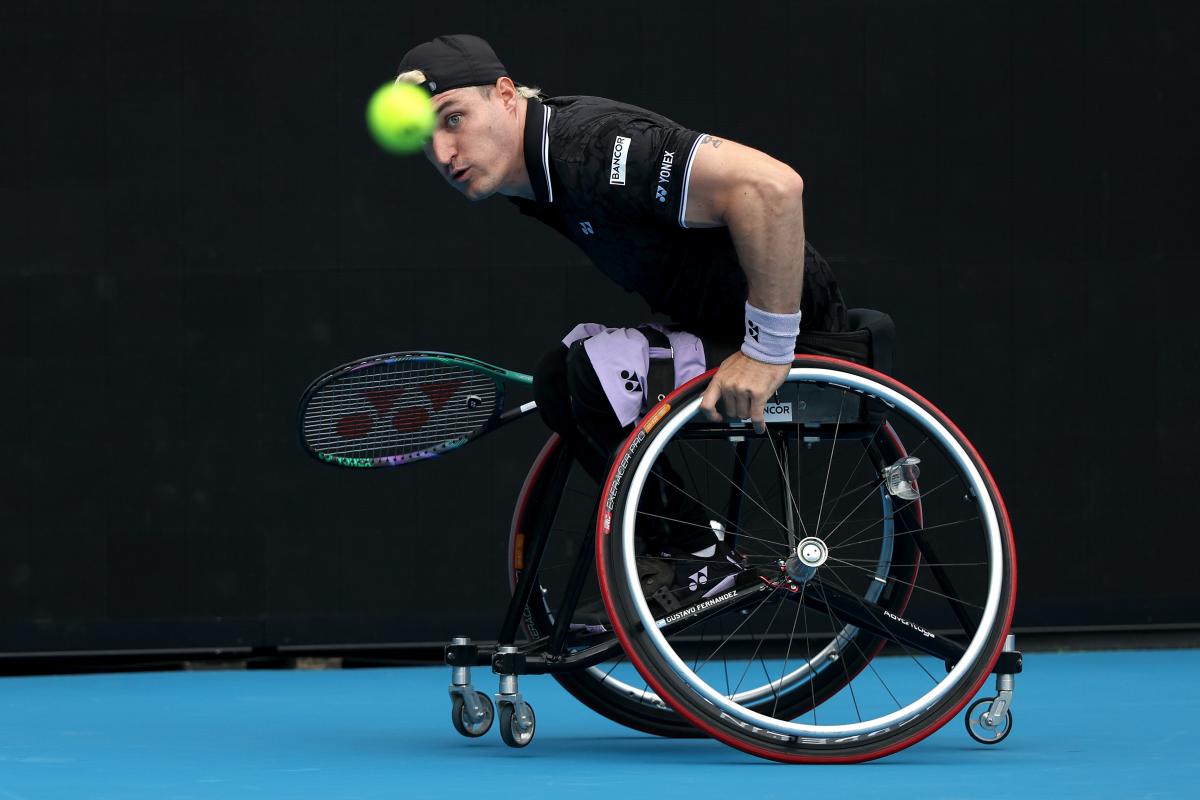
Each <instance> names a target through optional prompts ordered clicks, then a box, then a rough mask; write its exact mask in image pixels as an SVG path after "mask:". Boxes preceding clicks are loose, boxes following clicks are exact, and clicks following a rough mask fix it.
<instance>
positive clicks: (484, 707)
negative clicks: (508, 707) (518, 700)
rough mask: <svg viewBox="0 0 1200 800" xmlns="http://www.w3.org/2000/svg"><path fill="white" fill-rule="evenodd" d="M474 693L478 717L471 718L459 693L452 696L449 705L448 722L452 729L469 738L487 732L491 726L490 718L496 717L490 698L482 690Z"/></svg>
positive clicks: (465, 702)
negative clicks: (477, 705)
mask: <svg viewBox="0 0 1200 800" xmlns="http://www.w3.org/2000/svg"><path fill="white" fill-rule="evenodd" d="M474 694H475V702H476V703H478V704H479V710H480V716H479V719H475V720H473V719H471V712H470V709H469V708H468V706H467V701H466V700H464V699H463V698H462V697H461V696H459V695H455V696H454V698H453V699H452V700H451V706H450V722H452V723H453V724H454V730H456V731H458V732H459V733H461V734H462V735H463V736H467V737H469V738H471V739H474V738H476V737H478V736H483V735H484V734H485V733H487V732H488V730H489V729H490V728H491V727H492V720H494V719H495V718H496V709H495V707H494V706H493V705H492V700H491V698H490V697H488V696H487V695H486V694H484V693H483V692H475V693H474Z"/></svg>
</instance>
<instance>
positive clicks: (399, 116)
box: [367, 83, 437, 153]
mask: <svg viewBox="0 0 1200 800" xmlns="http://www.w3.org/2000/svg"><path fill="white" fill-rule="evenodd" d="M436 121H437V115H436V114H434V113H433V101H432V100H430V99H429V93H428V92H426V91H425V90H424V89H422V88H421V87H420V86H415V85H413V84H411V83H395V84H393V83H389V84H386V85H384V86H381V87H379V89H378V91H376V92H375V94H373V95H371V101H370V102H369V103H367V129H368V130H369V131H371V135H372V136H373V137H375V141H376V142H378V143H379V146H380V147H382V148H383V149H384V150H387V151H388V152H390V153H415V152H417V151H418V150H420V149H421V146H422V145H423V144H425V142H426V141H427V140H428V139H429V137H430V135H432V134H433V126H434V123H435V122H436Z"/></svg>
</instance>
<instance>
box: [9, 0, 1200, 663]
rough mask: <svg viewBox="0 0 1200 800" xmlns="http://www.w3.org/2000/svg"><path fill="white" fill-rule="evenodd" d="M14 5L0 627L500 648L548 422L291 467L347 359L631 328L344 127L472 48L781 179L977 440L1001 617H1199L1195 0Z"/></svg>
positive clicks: (821, 241) (634, 312)
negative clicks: (1007, 548)
mask: <svg viewBox="0 0 1200 800" xmlns="http://www.w3.org/2000/svg"><path fill="white" fill-rule="evenodd" d="M435 5H436V4H416V3H399V2H347V3H342V4H333V3H329V4H326V3H311V2H307V3H300V2H284V1H283V0H280V1H279V2H242V1H241V0H239V1H238V2H224V3H222V2H179V3H160V2H150V1H149V0H147V2H117V1H115V0H111V1H110V2H75V3H68V2H58V3H42V2H33V0H28V1H27V2H14V1H13V0H9V1H8V2H5V3H2V4H0V114H2V120H3V122H2V124H0V229H2V231H3V235H2V237H0V376H2V377H0V381H2V386H3V390H2V391H0V442H2V443H3V452H2V453H0V651H3V652H7V653H17V652H31V651H49V652H52V651H78V650H88V649H107V648H115V649H121V648H196V647H217V646H224V647H233V646H247V645H249V646H262V645H314V644H351V643H376V642H418V641H437V640H441V639H443V638H444V637H446V636H448V635H451V634H459V633H468V634H471V635H474V636H477V637H480V638H489V637H490V636H491V635H493V634H494V631H495V629H496V627H497V624H498V620H499V614H500V608H501V607H502V604H503V600H504V595H505V592H506V588H507V584H506V581H505V578H504V575H503V572H502V568H501V560H502V556H503V552H504V546H505V542H504V537H505V535H506V527H507V522H508V516H509V514H510V509H511V504H512V501H513V499H514V497H515V494H516V491H517V489H518V487H519V484H520V481H521V478H522V476H523V473H524V469H525V467H526V465H527V464H528V462H529V461H530V459H531V457H532V455H533V453H534V452H535V451H536V449H537V447H538V446H539V444H540V442H541V440H542V438H543V437H544V432H543V431H542V429H541V427H540V423H539V422H537V421H534V420H531V421H528V422H527V423H525V424H522V425H520V426H515V427H513V428H511V429H508V430H506V431H503V432H501V433H499V434H497V435H495V436H493V437H491V438H490V439H488V440H484V441H482V442H480V443H479V444H478V445H473V446H471V447H470V448H467V449H466V450H464V451H462V452H459V453H456V454H454V455H452V456H450V457H447V458H444V459H440V460H436V461H433V462H425V463H422V464H420V465H418V466H415V467H408V468H402V469H400V470H396V471H390V472H350V471H338V470H336V469H332V468H328V467H323V466H321V465H318V464H316V463H315V462H312V461H310V460H308V459H307V458H305V457H304V456H303V455H302V454H301V453H300V452H299V450H298V449H297V447H296V445H295V442H294V433H293V418H294V416H293V415H294V407H295V405H294V404H295V401H296V399H297V396H298V395H299V393H300V391H301V390H302V389H303V387H304V386H305V385H306V383H307V382H308V380H309V379H311V378H312V377H314V376H315V375H317V374H318V373H320V372H322V371H324V370H325V369H326V368H328V367H330V366H333V365H335V364H337V363H341V362H343V361H346V360H349V359H351V358H353V357H356V356H360V355H366V354H369V353H374V352H381V351H386V350H394V349H412V348H434V349H444V350H452V351H459V352H466V353H470V354H473V355H475V356H477V357H480V358H484V359H486V360H490V361H493V362H496V363H500V364H504V365H507V366H510V367H513V368H516V369H524V370H528V369H530V368H531V366H532V364H533V363H534V360H535V359H536V357H537V356H538V354H540V353H541V352H542V351H543V350H544V349H546V348H547V347H548V346H550V345H551V344H552V343H553V342H554V341H555V340H556V338H558V337H560V336H561V335H562V334H563V333H565V331H566V330H568V329H569V328H570V327H571V326H572V325H573V324H574V323H575V322H577V321H581V320H597V321H605V322H609V323H612V324H623V323H632V322H636V321H640V320H641V319H643V318H644V317H645V316H646V313H645V310H644V308H643V307H642V305H641V304H640V302H639V301H638V300H636V299H635V298H633V297H631V296H627V295H624V294H623V293H622V292H620V291H619V290H617V289H616V288H614V287H612V286H610V285H608V284H607V283H605V281H604V280H603V279H602V278H601V277H600V276H599V275H598V274H597V273H596V272H595V271H594V270H593V269H592V268H591V267H590V266H589V265H588V263H587V262H586V260H585V259H584V258H583V256H582V255H581V254H580V253H579V252H577V251H575V250H574V249H573V248H572V246H571V245H569V244H567V243H566V242H564V241H559V240H558V239H556V238H555V235H554V234H553V233H551V232H550V231H549V230H548V229H543V228H542V227H540V226H539V225H538V223H536V222H532V221H530V220H527V219H524V218H521V217H519V216H518V215H517V214H516V213H515V211H514V210H513V209H511V208H510V207H509V205H508V204H507V203H505V202H504V201H502V200H499V199H497V200H493V201H489V202H485V203H482V204H479V205H478V206H474V207H472V206H469V204H467V203H466V202H465V201H463V200H462V199H461V198H460V197H459V196H458V195H457V194H456V193H454V192H453V191H452V190H450V189H449V188H447V187H446V186H445V185H443V183H442V182H441V180H440V179H439V178H438V177H437V176H436V175H435V174H434V172H433V170H431V169H430V168H429V167H428V166H427V165H426V164H425V163H424V162H423V161H421V160H420V159H419V158H415V159H397V158H393V157H386V156H385V155H383V154H382V153H381V152H380V151H378V150H377V149H375V148H374V147H373V146H372V145H371V144H370V142H369V141H368V139H367V137H366V135H365V132H364V129H363V122H362V119H363V108H364V103H365V100H366V98H367V96H368V95H369V93H370V91H371V90H372V89H373V88H374V87H375V86H376V85H378V84H380V83H381V82H383V81H384V80H386V79H387V78H388V77H389V76H390V75H391V74H392V72H393V70H394V67H395V65H396V64H397V63H398V60H399V57H400V55H401V54H402V53H403V51H404V50H405V49H406V48H407V47H408V46H410V45H411V44H413V43H415V42H417V41H421V40H424V39H427V38H430V37H431V36H433V35H436V34H438V33H446V32H459V31H471V32H475V33H479V34H481V35H483V36H485V37H487V38H488V39H490V40H491V41H492V43H493V44H494V45H495V47H496V49H497V50H498V51H499V53H500V55H501V57H502V58H503V59H504V60H505V61H506V63H507V64H508V66H509V68H510V70H511V71H512V73H513V74H514V75H515V76H516V77H517V78H518V79H521V80H523V81H525V82H527V83H533V84H536V85H540V86H542V87H543V88H545V89H546V90H547V91H548V92H549V93H551V94H599V95H605V96H609V97H614V98H619V99H623V100H626V101H629V102H633V103H637V104H640V105H645V106H648V107H650V108H654V109H655V110H658V111H660V112H662V113H665V114H667V115H668V116H671V117H673V118H675V119H676V120H678V121H680V122H682V123H684V124H686V125H689V126H691V127H694V128H697V129H700V130H706V131H712V132H715V133H718V134H720V135H723V136H726V137H729V138H732V139H736V140H739V141H742V142H745V143H747V144H750V145H752V146H756V147H759V148H761V149H764V150H766V151H768V152H770V153H772V154H774V155H776V156H777V157H779V158H781V159H783V160H785V161H787V162H789V163H790V164H792V165H794V166H795V167H796V168H797V169H798V170H799V172H800V173H801V174H802V175H803V176H804V177H805V180H806V186H807V193H806V196H807V200H806V203H807V218H808V230H809V236H810V238H811V240H812V241H813V242H814V244H816V246H817V247H818V248H819V249H821V250H822V251H823V252H824V253H825V254H826V255H827V257H828V258H829V260H830V261H831V262H832V263H833V264H834V266H835V269H837V271H838V273H839V275H840V279H841V282H842V284H843V288H844V290H845V293H846V295H847V297H848V299H849V300H850V301H851V303H852V304H853V305H861V306H871V307H876V308H883V309H886V310H888V311H889V312H890V313H891V314H892V315H893V316H894V317H895V319H896V321H897V324H898V327H899V331H900V337H901V339H900V343H901V347H900V351H899V361H898V365H897V370H896V372H897V375H898V376H899V377H900V378H901V379H903V380H906V381H908V382H910V383H912V384H913V385H915V386H917V387H919V388H920V389H921V390H922V391H923V392H924V393H925V394H926V395H927V396H928V397H930V398H931V399H933V400H934V401H935V402H936V403H938V404H939V405H941V406H942V407H943V408H944V409H945V410H946V411H947V412H948V413H949V414H950V415H951V416H952V417H953V418H955V419H956V420H957V421H958V422H959V424H960V425H961V426H962V428H963V429H964V430H965V431H966V432H967V433H968V435H970V436H971V437H972V438H973V440H974V441H975V443H976V445H977V446H978V447H979V449H980V451H981V452H982V453H983V454H984V456H985V458H987V459H988V461H989V462H990V464H991V466H992V468H993V471H994V472H995V474H996V477H997V479H998V481H999V483H1000V485H1001V486H1002V487H1003V488H1004V490H1005V493H1006V496H1007V500H1008V505H1009V508H1010V510H1011V512H1012V516H1013V518H1014V523H1015V527H1016V531H1017V536H1018V544H1019V554H1020V567H1021V590H1020V594H1019V599H1018V618H1017V624H1018V625H1020V626H1023V627H1052V626H1097V625H1118V626H1121V625H1146V624H1154V625H1164V624H1183V623H1200V588H1197V587H1198V583H1197V581H1196V580H1195V578H1194V575H1193V573H1194V571H1195V565H1196V563H1197V562H1200V545H1198V544H1197V540H1198V537H1197V535H1196V522H1195V518H1196V514H1195V512H1194V510H1193V506H1192V498H1193V496H1194V494H1195V489H1194V480H1195V478H1194V475H1195V474H1196V462H1195V458H1194V447H1195V442H1196V441H1197V432H1198V431H1197V428H1198V425H1197V422H1196V414H1195V413H1194V410H1193V409H1194V407H1195V403H1196V400H1197V394H1198V392H1197V378H1196V375H1195V370H1196V367H1197V364H1198V363H1200V358H1197V355H1198V354H1197V349H1198V348H1197V337H1196V335H1195V333H1194V331H1193V327H1194V324H1193V320H1192V318H1191V313H1193V308H1192V307H1193V306H1194V304H1195V302H1196V300H1197V297H1198V294H1200V293H1198V292H1197V288H1198V287H1197V283H1198V279H1197V266H1198V265H1200V258H1198V252H1197V236H1196V233H1195V224H1196V220H1197V219H1200V213H1198V212H1200V208H1198V205H1200V203H1197V200H1196V194H1195V189H1194V187H1195V186H1196V184H1197V181H1198V179H1200V170H1198V169H1197V162H1196V153H1195V145H1194V141H1195V140H1196V138H1197V135H1198V134H1200V124H1198V123H1200V119H1198V117H1200V113H1198V112H1200V108H1198V99H1197V98H1198V97H1200V91H1198V88H1200V80H1198V77H1200V76H1198V71H1200V56H1198V55H1197V53H1198V50H1197V40H1198V37H1197V32H1198V31H1197V28H1198V22H1200V11H1198V10H1197V7H1196V5H1195V4H1194V3H1190V2H1185V0H1179V2H1149V3H1146V2H1126V3H1122V2H1090V1H1089V2H1049V3H1047V2H1016V1H1015V0H995V1H989V2H980V1H978V0H975V1H973V2H968V3H962V2H951V1H950V0H945V1H943V2H932V1H923V0H905V2H900V3H897V2H891V0H874V1H872V2H863V1H862V0H856V1H851V0H824V1H823V2H802V3H764V4H759V3H739V4H737V5H736V6H735V7H731V6H729V5H728V4H723V3H722V4H718V3H708V2H687V3H684V2H675V3H655V2H648V3H639V4H637V5H636V6H624V7H620V13H615V12H617V11H618V9H617V8H610V7H608V6H604V5H601V4H588V5H586V6H585V5H575V4H571V3H538V2H507V3H503V4H500V3H484V2H459V3H455V4H447V5H446V10H444V11H442V10H437V8H436V7H435Z"/></svg>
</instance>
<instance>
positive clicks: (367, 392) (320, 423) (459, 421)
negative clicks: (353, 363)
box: [303, 359, 500, 459]
mask: <svg viewBox="0 0 1200 800" xmlns="http://www.w3.org/2000/svg"><path fill="white" fill-rule="evenodd" d="M499 399H500V397H499V393H498V391H497V385H496V382H495V381H494V380H493V379H492V378H490V377H488V376H487V375H485V374H482V373H479V372H476V371H474V370H471V369H467V368H464V367H460V366H454V365H451V364H444V363H440V362H437V361H433V360H426V359H402V360H393V361H390V362H387V361H385V362H381V363H378V364H373V365H370V366H367V367H360V368H358V369H356V370H354V371H352V372H349V373H345V374H342V375H340V376H337V377H335V378H333V379H332V380H330V381H329V383H327V384H326V385H324V386H322V387H321V388H320V389H318V390H317V391H316V392H315V393H313V395H312V396H311V397H310V399H309V402H308V406H307V408H306V409H305V412H304V418H303V430H304V437H305V441H306V442H307V443H308V446H309V447H310V448H311V449H313V450H315V451H317V452H318V453H322V454H325V455H329V456H336V457H340V458H353V459H376V458H395V457H402V456H406V455H411V454H414V453H419V452H421V451H423V450H428V449H430V448H433V447H436V446H438V445H444V444H447V443H449V442H453V441H455V440H458V439H461V438H463V437H465V436H467V435H469V434H471V433H472V432H474V431H476V430H478V429H479V428H480V427H482V426H483V425H484V424H486V423H487V421H488V420H489V419H491V417H492V415H493V414H494V413H495V411H496V409H497V406H498V404H499Z"/></svg>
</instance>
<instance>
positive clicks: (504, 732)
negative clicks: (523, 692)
mask: <svg viewBox="0 0 1200 800" xmlns="http://www.w3.org/2000/svg"><path fill="white" fill-rule="evenodd" d="M536 730H537V718H536V717H535V716H534V714H533V706H531V705H529V703H525V702H521V703H517V704H515V705H514V704H513V703H502V704H501V705H500V738H501V739H503V740H504V743H505V744H506V745H508V746H509V747H524V746H525V745H527V744H529V743H530V742H532V741H533V733H534V731H536Z"/></svg>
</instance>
